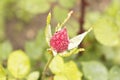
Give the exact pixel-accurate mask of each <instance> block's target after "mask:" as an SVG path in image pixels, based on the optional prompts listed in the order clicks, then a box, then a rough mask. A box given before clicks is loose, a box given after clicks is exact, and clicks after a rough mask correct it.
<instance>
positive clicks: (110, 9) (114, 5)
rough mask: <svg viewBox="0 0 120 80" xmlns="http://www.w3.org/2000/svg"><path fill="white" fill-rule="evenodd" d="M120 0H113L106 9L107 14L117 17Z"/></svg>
mask: <svg viewBox="0 0 120 80" xmlns="http://www.w3.org/2000/svg"><path fill="white" fill-rule="evenodd" d="M119 3H120V0H112V2H111V4H110V5H109V7H108V8H107V9H106V13H107V15H110V16H112V17H115V16H116V14H117V13H118V11H119V10H120V4H119Z"/></svg>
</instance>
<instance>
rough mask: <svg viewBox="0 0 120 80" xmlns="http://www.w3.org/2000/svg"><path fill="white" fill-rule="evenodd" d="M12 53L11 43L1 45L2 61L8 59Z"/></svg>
mask: <svg viewBox="0 0 120 80" xmlns="http://www.w3.org/2000/svg"><path fill="white" fill-rule="evenodd" d="M11 51H12V46H11V44H10V42H9V41H4V42H3V43H0V60H5V59H7V57H8V55H9V54H10V52H11Z"/></svg>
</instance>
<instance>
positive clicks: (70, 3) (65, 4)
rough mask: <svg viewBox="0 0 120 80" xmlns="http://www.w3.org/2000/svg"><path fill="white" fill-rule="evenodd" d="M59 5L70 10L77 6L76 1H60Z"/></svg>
mask: <svg viewBox="0 0 120 80" xmlns="http://www.w3.org/2000/svg"><path fill="white" fill-rule="evenodd" d="M59 3H60V5H61V6H63V7H65V8H68V9H70V8H72V7H73V6H74V5H75V3H76V0H59Z"/></svg>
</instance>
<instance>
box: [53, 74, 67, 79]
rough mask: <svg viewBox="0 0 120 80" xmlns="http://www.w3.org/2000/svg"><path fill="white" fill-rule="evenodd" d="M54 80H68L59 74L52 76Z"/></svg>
mask: <svg viewBox="0 0 120 80" xmlns="http://www.w3.org/2000/svg"><path fill="white" fill-rule="evenodd" d="M54 80H68V79H67V78H66V76H64V75H62V74H59V75H55V76H54Z"/></svg>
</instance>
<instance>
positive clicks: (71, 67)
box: [62, 61, 82, 80]
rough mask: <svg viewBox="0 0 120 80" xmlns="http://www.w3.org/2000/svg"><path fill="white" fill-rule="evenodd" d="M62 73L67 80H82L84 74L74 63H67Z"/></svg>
mask: <svg viewBox="0 0 120 80" xmlns="http://www.w3.org/2000/svg"><path fill="white" fill-rule="evenodd" d="M62 73H63V74H64V75H65V76H66V77H67V80H82V73H81V72H80V71H79V70H78V68H77V65H76V64H75V63H74V62H73V61H70V62H67V63H65V66H64V71H63V72H62Z"/></svg>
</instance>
